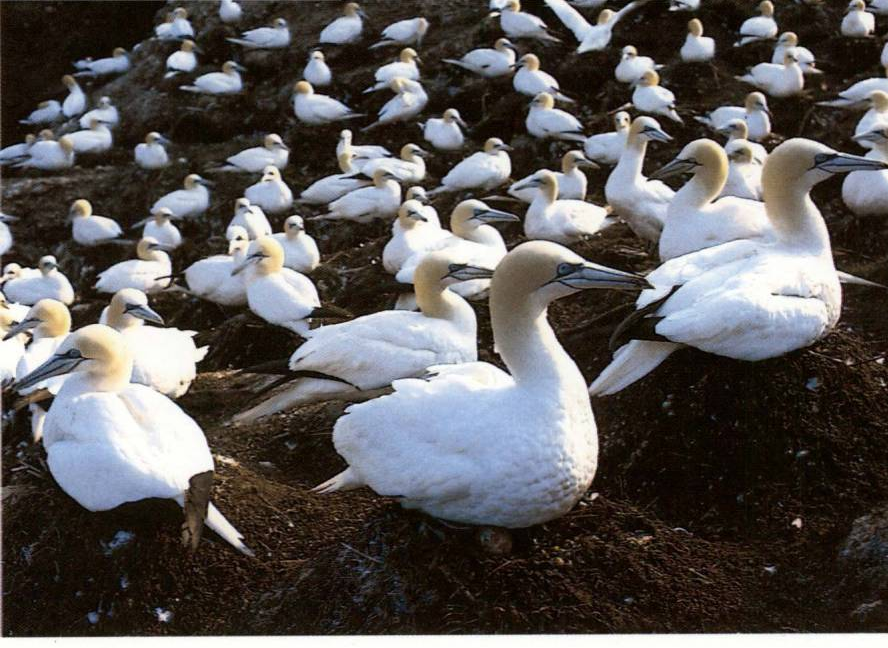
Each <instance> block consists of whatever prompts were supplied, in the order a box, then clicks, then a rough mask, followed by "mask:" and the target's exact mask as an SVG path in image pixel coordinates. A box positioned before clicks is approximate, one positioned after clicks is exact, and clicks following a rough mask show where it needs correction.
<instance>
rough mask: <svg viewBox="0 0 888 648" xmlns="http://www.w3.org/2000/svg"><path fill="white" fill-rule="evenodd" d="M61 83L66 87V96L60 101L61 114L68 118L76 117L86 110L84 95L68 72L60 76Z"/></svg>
mask: <svg viewBox="0 0 888 648" xmlns="http://www.w3.org/2000/svg"><path fill="white" fill-rule="evenodd" d="M62 83H63V84H64V85H65V87H66V88H68V96H67V97H65V100H64V101H63V102H62V114H63V115H64V116H65V117H67V118H69V119H70V118H71V117H77V116H78V115H80V114H81V113H82V112H83V111H84V110H86V95H85V94H83V90H82V89H81V88H80V85H79V84H78V83H77V81H76V80H75V79H74V77H72V76H71V75H70V74H66V75H65V76H63V77H62Z"/></svg>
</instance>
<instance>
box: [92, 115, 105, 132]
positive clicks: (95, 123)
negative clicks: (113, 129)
mask: <svg viewBox="0 0 888 648" xmlns="http://www.w3.org/2000/svg"><path fill="white" fill-rule="evenodd" d="M102 126H104V122H102V120H101V119H97V118H95V117H93V118H92V119H90V120H89V129H90V130H99V128H100V127H102Z"/></svg>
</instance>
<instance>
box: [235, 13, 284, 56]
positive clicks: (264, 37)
mask: <svg viewBox="0 0 888 648" xmlns="http://www.w3.org/2000/svg"><path fill="white" fill-rule="evenodd" d="M225 40H227V41H228V42H229V43H234V44H235V45H241V46H242V47H245V48H246V49H250V50H254V49H282V48H284V47H288V46H289V45H290V27H289V25H287V21H286V20H284V19H283V18H276V19H275V20H274V22H272V23H271V25H270V26H268V27H257V28H256V29H250V30H247V31H245V32H244V33H242V34H241V36H240V38H226V39H225Z"/></svg>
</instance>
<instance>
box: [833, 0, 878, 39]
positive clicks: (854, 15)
mask: <svg viewBox="0 0 888 648" xmlns="http://www.w3.org/2000/svg"><path fill="white" fill-rule="evenodd" d="M875 31H876V17H875V16H874V15H873V14H871V13H869V12H868V11H867V10H866V3H865V2H864V1H863V0H851V2H849V3H848V9H847V10H846V12H845V17H844V18H842V26H841V32H842V36H848V37H849V38H871V37H872V36H873V35H874V34H875Z"/></svg>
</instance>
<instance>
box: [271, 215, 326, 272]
mask: <svg viewBox="0 0 888 648" xmlns="http://www.w3.org/2000/svg"><path fill="white" fill-rule="evenodd" d="M272 237H273V238H274V239H275V240H276V241H277V242H278V243H280V244H281V247H282V248H283V249H284V267H285V268H290V269H291V270H295V271H296V272H301V273H303V274H305V273H309V272H311V271H312V270H314V269H315V268H317V267H318V264H319V263H320V262H321V253H320V252H319V251H318V244H317V243H316V242H315V240H314V239H313V238H312V237H311V236H310V235H309V234H308V233H307V232H306V231H305V221H304V220H303V218H302V216H299V215H298V214H293V215H292V216H288V217H287V219H286V220H285V221H284V231H283V232H278V233H277V234H272Z"/></svg>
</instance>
